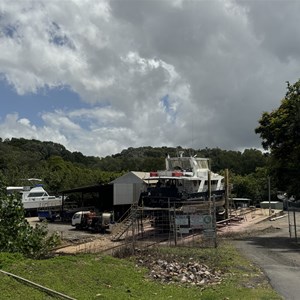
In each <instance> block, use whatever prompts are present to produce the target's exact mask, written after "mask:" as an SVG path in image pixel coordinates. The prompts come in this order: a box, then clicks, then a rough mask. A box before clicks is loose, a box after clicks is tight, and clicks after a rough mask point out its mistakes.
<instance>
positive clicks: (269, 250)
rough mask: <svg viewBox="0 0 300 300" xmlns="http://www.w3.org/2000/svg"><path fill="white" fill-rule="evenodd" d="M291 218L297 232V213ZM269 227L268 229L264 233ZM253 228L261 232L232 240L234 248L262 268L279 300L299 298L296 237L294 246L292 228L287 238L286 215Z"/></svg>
mask: <svg viewBox="0 0 300 300" xmlns="http://www.w3.org/2000/svg"><path fill="white" fill-rule="evenodd" d="M295 216H296V224H299V229H300V212H297V213H296V215H295ZM290 217H291V218H290V220H291V221H290V222H291V223H294V222H293V215H292V214H290ZM270 226H272V230H266V229H267V228H268V227H270ZM253 229H254V230H255V229H257V230H262V229H265V230H264V231H263V232H261V233H260V234H257V233H256V234H255V235H254V234H253V235H251V234H250V235H249V236H248V237H244V238H242V239H235V240H234V244H235V245H236V247H237V249H238V250H240V252H242V253H243V254H244V255H245V256H246V257H247V258H249V259H250V260H251V261H253V262H254V263H256V264H257V265H259V266H260V267H261V268H262V270H263V271H264V272H265V274H266V276H267V277H268V278H269V280H270V283H271V285H272V287H273V288H274V289H275V290H276V291H277V292H278V293H279V294H280V295H282V297H283V299H286V300H298V299H300V236H299V238H298V243H296V240H295V238H294V236H295V235H294V228H291V229H292V237H293V238H290V234H289V218H288V216H287V213H286V214H285V217H283V218H280V219H277V220H275V221H264V222H262V223H260V224H257V225H256V226H255V227H253V228H252V230H253ZM255 232H256V231H255ZM298 233H300V230H298Z"/></svg>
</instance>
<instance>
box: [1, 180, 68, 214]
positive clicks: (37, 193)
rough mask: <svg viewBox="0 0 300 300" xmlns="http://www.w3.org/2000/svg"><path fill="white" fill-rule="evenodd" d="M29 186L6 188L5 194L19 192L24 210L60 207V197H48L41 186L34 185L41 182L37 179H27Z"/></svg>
mask: <svg viewBox="0 0 300 300" xmlns="http://www.w3.org/2000/svg"><path fill="white" fill-rule="evenodd" d="M28 181H29V182H30V183H31V185H30V186H28V185H27V186H9V187H7V188H6V189H7V193H8V194H12V193H14V192H19V193H20V194H21V199H22V203H23V207H24V209H25V210H27V211H30V210H35V211H36V210H38V209H43V208H48V207H49V208H50V207H59V206H61V205H62V197H61V196H58V197H57V196H50V195H49V194H48V192H47V191H46V190H45V189H44V188H43V185H42V184H36V183H35V182H41V180H40V179H37V178H29V179H28Z"/></svg>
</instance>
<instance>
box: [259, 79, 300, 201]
mask: <svg viewBox="0 0 300 300" xmlns="http://www.w3.org/2000/svg"><path fill="white" fill-rule="evenodd" d="M259 124H260V126H259V127H257V128H256V129H255V132H256V133H257V134H259V135H260V137H261V138H262V140H263V141H262V146H263V147H264V149H266V150H269V151H270V153H271V168H270V173H271V174H272V177H273V178H274V180H275V181H276V184H277V185H278V187H279V188H280V189H283V190H285V191H287V192H288V193H289V194H293V195H296V196H299V195H300V185H299V182H300V169H299V163H300V81H297V82H296V83H295V84H293V85H291V84H290V83H289V82H287V92H286V95H285V97H284V99H283V100H282V101H281V105H280V106H279V108H277V109H275V110H273V111H272V112H270V113H268V112H264V113H263V114H262V117H261V119H260V120H259Z"/></svg>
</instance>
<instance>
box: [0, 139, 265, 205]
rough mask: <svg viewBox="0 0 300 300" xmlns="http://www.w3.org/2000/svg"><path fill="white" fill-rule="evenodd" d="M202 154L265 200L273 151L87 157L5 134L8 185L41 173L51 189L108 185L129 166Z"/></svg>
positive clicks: (243, 189) (244, 190) (236, 185)
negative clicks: (268, 164) (269, 163)
mask: <svg viewBox="0 0 300 300" xmlns="http://www.w3.org/2000/svg"><path fill="white" fill-rule="evenodd" d="M181 151H183V152H184V155H185V156H190V155H197V156H198V157H206V158H209V159H210V161H211V169H212V170H213V171H214V172H216V173H221V174H222V173H224V170H225V169H228V170H229V173H230V181H231V184H232V185H233V189H232V192H233V195H234V196H237V197H249V198H251V199H253V200H257V201H260V200H262V199H263V198H264V197H265V195H266V191H267V188H266V185H265V183H264V182H266V174H267V171H266V168H267V163H268V159H269V157H268V155H267V154H265V153H262V152H261V151H259V150H257V149H246V150H244V151H243V152H240V151H233V150H222V149H219V148H213V149H209V148H205V149H192V148H182V147H180V146H178V147H151V146H147V147H139V148H132V147H130V148H128V149H124V150H123V151H121V152H120V153H117V154H114V155H111V156H106V157H97V156H85V155H83V154H82V153H80V152H70V151H69V150H67V149H66V148H65V147H64V146H63V145H60V144H57V143H54V142H42V141H38V140H34V139H31V140H29V139H24V138H19V139H17V138H12V139H5V140H2V139H1V138H0V173H1V175H2V176H3V178H4V181H5V182H6V184H7V185H20V184H21V180H22V179H28V178H33V177H34V178H40V179H42V180H43V182H44V184H45V186H46V189H48V190H49V191H50V192H54V193H58V192H59V191H62V190H66V189H72V188H75V187H81V186H87V185H94V184H106V183H109V182H110V181H112V180H114V179H115V178H117V177H119V176H121V175H123V174H124V173H126V172H128V171H145V172H150V171H155V170H163V169H164V168H165V157H166V155H170V156H171V157H173V156H178V155H179V153H180V152H181Z"/></svg>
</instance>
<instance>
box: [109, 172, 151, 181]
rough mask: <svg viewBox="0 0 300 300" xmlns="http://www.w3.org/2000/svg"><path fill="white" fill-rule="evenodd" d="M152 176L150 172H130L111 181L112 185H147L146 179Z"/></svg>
mask: <svg viewBox="0 0 300 300" xmlns="http://www.w3.org/2000/svg"><path fill="white" fill-rule="evenodd" d="M149 175H150V174H149V172H137V171H130V172H128V173H126V174H124V175H122V176H121V177H119V178H116V179H115V180H113V181H111V182H110V183H112V184H115V183H117V184H118V183H120V184H122V183H146V181H145V180H144V178H146V177H148V176H149Z"/></svg>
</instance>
